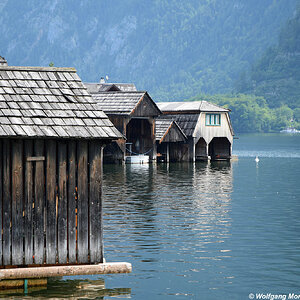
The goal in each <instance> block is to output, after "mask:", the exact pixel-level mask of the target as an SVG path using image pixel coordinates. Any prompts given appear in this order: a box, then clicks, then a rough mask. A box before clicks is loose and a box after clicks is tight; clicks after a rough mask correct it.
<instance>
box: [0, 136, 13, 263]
mask: <svg viewBox="0 0 300 300" xmlns="http://www.w3.org/2000/svg"><path fill="white" fill-rule="evenodd" d="M10 150H11V148H10V141H9V140H8V139H5V140H4V141H3V203H2V205H3V250H2V251H3V265H11V228H10V224H11V152H10Z"/></svg>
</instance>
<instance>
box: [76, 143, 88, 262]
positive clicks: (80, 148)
mask: <svg viewBox="0 0 300 300" xmlns="http://www.w3.org/2000/svg"><path fill="white" fill-rule="evenodd" d="M77 162H78V171H77V173H78V174H77V176H78V179H77V181H78V185H77V188H78V200H77V201H78V208H77V220H78V221H77V222H78V223H77V249H78V257H77V258H78V262H79V263H87V262H88V249H89V241H88V236H89V226H88V224H89V220H88V215H89V201H88V197H89V195H88V143H87V141H80V142H78V143H77Z"/></svg>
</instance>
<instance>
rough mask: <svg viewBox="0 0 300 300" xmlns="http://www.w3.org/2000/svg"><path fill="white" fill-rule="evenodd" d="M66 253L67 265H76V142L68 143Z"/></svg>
mask: <svg viewBox="0 0 300 300" xmlns="http://www.w3.org/2000/svg"><path fill="white" fill-rule="evenodd" d="M68 172H69V173H68V175H69V178H68V253H69V263H70V264H72V263H76V260H77V257H76V253H77V249H76V206H77V194H76V142H75V141H69V143H68Z"/></svg>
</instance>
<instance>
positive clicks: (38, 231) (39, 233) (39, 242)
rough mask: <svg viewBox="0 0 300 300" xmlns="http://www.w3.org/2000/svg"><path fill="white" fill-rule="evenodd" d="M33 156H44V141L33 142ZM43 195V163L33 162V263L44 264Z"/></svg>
mask: <svg viewBox="0 0 300 300" xmlns="http://www.w3.org/2000/svg"><path fill="white" fill-rule="evenodd" d="M34 155H35V156H43V155H44V141H43V140H35V141H34ZM44 194H45V176H44V161H36V162H35V175H34V195H35V197H34V263H35V264H42V263H44V257H45V251H44V210H45V209H44V205H45V203H44Z"/></svg>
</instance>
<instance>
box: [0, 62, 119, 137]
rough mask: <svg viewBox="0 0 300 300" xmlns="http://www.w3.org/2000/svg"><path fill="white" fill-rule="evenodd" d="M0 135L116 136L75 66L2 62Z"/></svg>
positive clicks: (0, 71) (113, 128)
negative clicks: (39, 65)
mask: <svg viewBox="0 0 300 300" xmlns="http://www.w3.org/2000/svg"><path fill="white" fill-rule="evenodd" d="M0 137H47V138H88V139H89V138H101V139H117V138H120V137H122V135H121V134H120V132H119V131H118V130H117V129H116V128H115V127H114V126H113V124H112V123H111V122H110V121H109V119H108V117H107V116H106V115H105V113H104V112H103V111H102V110H101V107H99V105H98V104H97V103H95V101H94V100H93V99H92V97H91V96H90V94H89V93H88V91H87V89H86V87H85V86H84V85H83V83H82V82H81V80H80V78H79V77H78V75H77V74H76V70H75V69H73V68H50V67H49V68H41V67H12V66H0Z"/></svg>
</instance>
